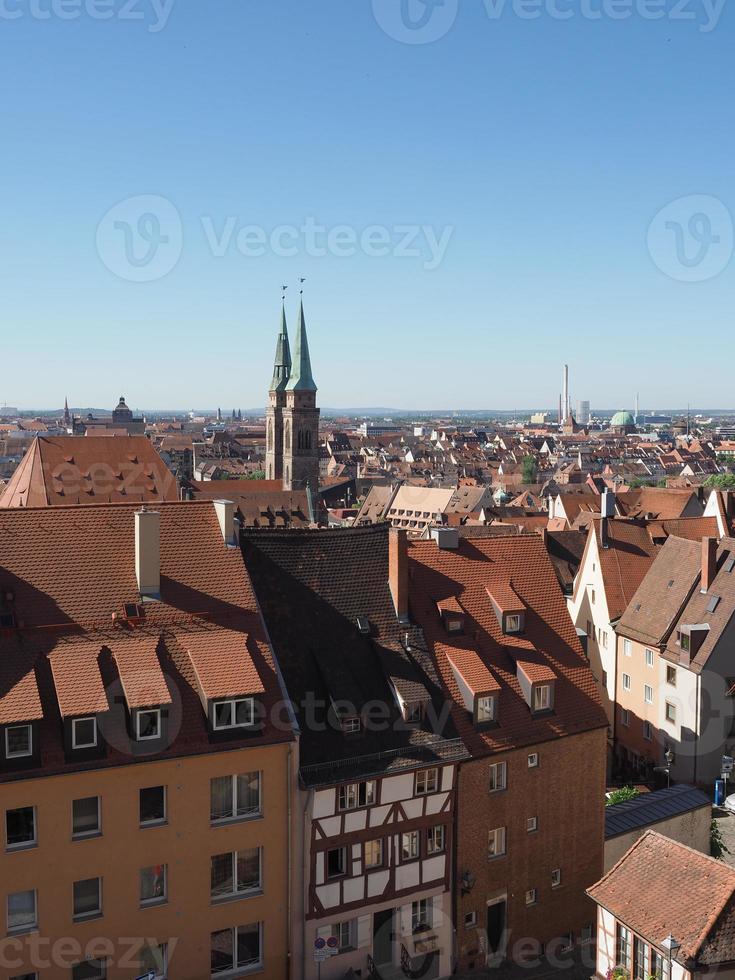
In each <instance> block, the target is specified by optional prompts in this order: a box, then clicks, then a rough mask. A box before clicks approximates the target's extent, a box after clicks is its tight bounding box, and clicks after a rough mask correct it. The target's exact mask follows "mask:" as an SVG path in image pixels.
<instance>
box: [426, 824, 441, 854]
mask: <svg viewBox="0 0 735 980" xmlns="http://www.w3.org/2000/svg"><path fill="white" fill-rule="evenodd" d="M444 838H445V827H444V824H437V825H436V826H435V827H429V829H428V830H427V831H426V853H427V854H439V853H440V852H441V851H443V850H444Z"/></svg>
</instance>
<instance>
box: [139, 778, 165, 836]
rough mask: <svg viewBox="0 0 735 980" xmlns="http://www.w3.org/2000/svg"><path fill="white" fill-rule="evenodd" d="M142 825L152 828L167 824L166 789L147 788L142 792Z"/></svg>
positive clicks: (162, 787) (160, 787) (159, 787)
mask: <svg viewBox="0 0 735 980" xmlns="http://www.w3.org/2000/svg"><path fill="white" fill-rule="evenodd" d="M138 805H139V810H140V825H141V827H150V826H153V825H155V824H162V823H165V822H166V787H165V786H146V787H145V788H144V789H141V790H140V799H139V804H138Z"/></svg>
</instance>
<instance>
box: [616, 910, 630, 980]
mask: <svg viewBox="0 0 735 980" xmlns="http://www.w3.org/2000/svg"><path fill="white" fill-rule="evenodd" d="M630 946H631V935H630V929H626V928H625V926H623V925H621V924H620V923H619V922H618V923H617V925H616V928H615V950H616V953H617V956H616V966H623V967H625V969H626V970H630V967H631V948H630Z"/></svg>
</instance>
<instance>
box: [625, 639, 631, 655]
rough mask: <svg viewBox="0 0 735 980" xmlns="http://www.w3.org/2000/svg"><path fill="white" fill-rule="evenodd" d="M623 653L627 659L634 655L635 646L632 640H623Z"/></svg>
mask: <svg viewBox="0 0 735 980" xmlns="http://www.w3.org/2000/svg"><path fill="white" fill-rule="evenodd" d="M623 653H624V654H625V656H626V657H630V656H631V655H632V653H633V644H632V643H631V641H630V640H626V639H624V640H623Z"/></svg>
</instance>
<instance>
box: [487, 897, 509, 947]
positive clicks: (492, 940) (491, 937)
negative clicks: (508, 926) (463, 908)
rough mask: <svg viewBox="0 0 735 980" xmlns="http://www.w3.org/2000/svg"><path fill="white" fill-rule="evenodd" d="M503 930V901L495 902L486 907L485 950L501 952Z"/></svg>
mask: <svg viewBox="0 0 735 980" xmlns="http://www.w3.org/2000/svg"><path fill="white" fill-rule="evenodd" d="M504 932H505V902H504V901H503V902H495V904H494V905H488V907H487V951H488V953H498V952H501V950H500V946H501V943H502V941H503V933H504Z"/></svg>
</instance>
